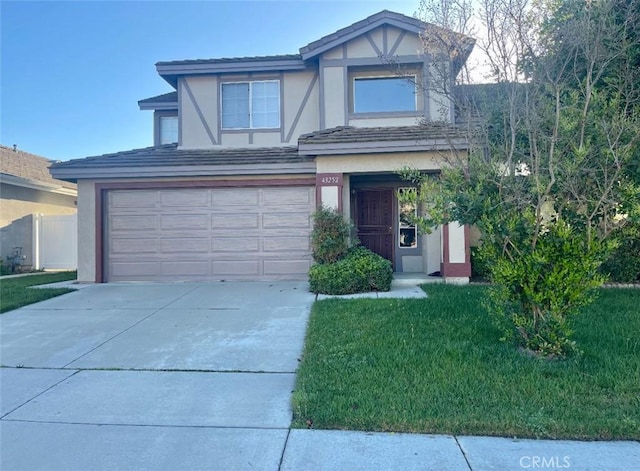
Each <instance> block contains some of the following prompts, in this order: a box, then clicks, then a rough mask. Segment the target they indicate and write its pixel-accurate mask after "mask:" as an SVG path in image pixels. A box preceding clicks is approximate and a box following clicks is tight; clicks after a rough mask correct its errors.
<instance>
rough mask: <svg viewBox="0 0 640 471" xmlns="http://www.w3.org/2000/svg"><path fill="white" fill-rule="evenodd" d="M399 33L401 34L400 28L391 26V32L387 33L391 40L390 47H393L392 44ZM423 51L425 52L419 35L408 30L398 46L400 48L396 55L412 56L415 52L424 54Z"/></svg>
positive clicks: (388, 38)
mask: <svg viewBox="0 0 640 471" xmlns="http://www.w3.org/2000/svg"><path fill="white" fill-rule="evenodd" d="M394 30H395V31H394ZM392 31H393V32H392ZM399 35H400V30H399V29H396V28H389V32H388V33H387V40H388V41H389V44H390V46H389V47H391V44H393V43H394V42H395V40H396V39H397V37H398V36H399ZM392 37H393V39H392ZM422 52H423V51H422V42H421V41H420V38H419V37H418V35H417V34H411V33H408V32H407V34H405V35H404V38H403V39H402V42H401V43H400V45H399V46H398V49H396V51H395V55H397V56H410V55H415V54H422Z"/></svg>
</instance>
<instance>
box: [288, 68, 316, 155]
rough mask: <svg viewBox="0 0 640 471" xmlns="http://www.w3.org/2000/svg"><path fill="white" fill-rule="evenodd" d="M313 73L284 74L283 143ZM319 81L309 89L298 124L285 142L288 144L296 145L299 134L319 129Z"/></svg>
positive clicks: (311, 80)
mask: <svg viewBox="0 0 640 471" xmlns="http://www.w3.org/2000/svg"><path fill="white" fill-rule="evenodd" d="M314 76H315V71H309V72H306V71H305V72H292V73H287V74H284V135H285V141H286V138H287V135H288V134H289V133H290V131H291V126H293V124H294V120H295V118H296V116H297V115H298V111H299V110H300V107H301V106H302V102H303V100H304V97H305V95H306V93H307V90H308V89H309V86H310V85H311V83H312V82H313V77H314ZM319 90H320V85H319V80H316V83H315V85H314V86H313V88H312V89H311V93H310V94H309V98H308V99H307V103H306V104H305V107H304V109H303V110H302V113H301V114H300V118H299V120H298V123H297V124H296V127H295V129H293V132H292V133H291V138H290V140H289V141H286V142H287V143H289V144H297V142H298V137H299V136H300V135H301V134H305V133H308V132H313V131H316V130H318V129H319V128H320V110H319V104H320V102H319Z"/></svg>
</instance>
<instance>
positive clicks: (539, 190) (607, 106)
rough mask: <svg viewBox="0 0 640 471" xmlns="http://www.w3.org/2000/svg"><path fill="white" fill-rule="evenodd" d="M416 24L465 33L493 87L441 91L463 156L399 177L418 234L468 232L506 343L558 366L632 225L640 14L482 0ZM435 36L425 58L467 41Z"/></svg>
mask: <svg viewBox="0 0 640 471" xmlns="http://www.w3.org/2000/svg"><path fill="white" fill-rule="evenodd" d="M421 12H422V14H423V19H424V20H425V21H427V22H431V23H436V24H438V25H439V26H443V27H445V28H449V29H454V30H457V32H460V33H463V34H466V35H468V34H469V33H470V32H471V29H470V27H471V26H474V25H475V31H473V32H472V34H475V35H476V37H477V38H478V41H477V45H476V47H478V48H480V49H481V50H482V51H483V52H484V53H485V61H486V65H487V66H488V67H487V68H486V69H485V70H486V71H488V72H486V74H487V75H488V76H489V78H490V79H491V82H492V83H491V84H486V85H473V84H469V83H468V80H469V78H473V77H474V75H473V73H472V72H469V71H466V73H461V74H460V75H459V76H458V83H457V86H455V87H449V90H444V89H443V90H442V91H441V92H442V94H443V96H444V95H446V96H447V99H450V100H452V101H454V103H455V105H456V108H457V110H458V121H459V123H465V125H466V130H467V131H466V132H467V134H468V137H469V141H470V142H471V144H472V145H471V151H470V152H469V154H468V155H465V156H464V159H460V158H449V159H448V164H449V165H448V166H447V168H446V169H444V170H443V171H442V172H441V174H440V175H439V176H438V177H436V178H434V177H431V176H426V175H420V174H419V173H418V172H415V171H412V170H411V169H406V170H405V171H404V172H403V173H404V176H405V177H406V178H410V179H413V180H414V181H416V182H417V183H419V184H420V191H419V192H418V198H419V199H420V200H421V201H422V203H423V208H425V209H426V210H427V211H426V212H425V213H424V214H423V215H422V216H421V217H420V218H419V221H418V222H419V223H420V225H421V227H422V228H423V229H424V230H429V228H430V227H432V226H433V225H435V224H442V223H446V222H449V221H454V220H455V221H460V222H462V223H465V224H473V225H475V226H477V227H478V228H479V229H480V231H481V233H482V244H481V248H480V256H481V257H483V258H484V259H485V261H486V262H487V265H488V266H489V267H490V276H491V279H492V281H493V282H494V287H493V288H492V290H491V294H490V302H489V303H488V306H489V309H490V311H491V313H492V315H493V316H494V318H495V319H496V321H497V322H498V324H499V326H500V327H501V328H502V329H503V331H504V334H505V337H508V338H513V339H516V340H517V341H518V342H519V344H520V345H521V346H522V347H524V348H526V349H528V350H531V351H533V352H536V353H538V354H541V355H544V356H548V355H552V356H564V355H566V354H568V353H570V352H572V351H574V350H575V345H574V343H573V342H572V341H571V338H570V333H571V329H570V319H571V317H572V315H574V314H575V313H576V312H577V311H578V309H579V308H580V307H581V306H583V305H585V304H587V303H588V302H589V301H590V300H591V299H592V294H593V289H594V288H596V287H597V286H599V285H600V284H601V283H602V282H603V281H604V278H603V277H602V276H601V275H600V272H599V270H598V267H599V266H600V264H601V263H602V262H603V261H604V260H605V259H606V257H607V255H608V253H609V252H610V250H611V249H612V248H613V245H612V244H611V243H610V241H611V236H612V235H614V234H615V232H616V231H617V230H619V229H620V228H621V227H622V226H624V225H625V224H628V223H629V222H632V221H633V220H634V219H636V220H637V219H638V218H639V216H640V171H639V169H640V163H639V161H640V152H639V148H640V146H639V144H640V142H639V141H640V68H639V67H638V66H639V61H640V34H639V28H640V26H639V25H640V9H639V7H638V2H635V1H632V0H610V1H595V0H594V1H588V0H567V1H560V0H538V1H529V0H481V1H480V8H479V11H477V12H475V13H473V12H472V11H471V4H470V3H469V2H468V1H466V0H433V1H424V2H423V4H422V9H421ZM474 18H475V22H474ZM439 31H442V30H441V29H433V30H431V32H429V31H427V32H426V33H425V35H424V43H425V47H427V48H431V49H433V48H438V51H439V52H440V53H443V51H444V52H445V53H446V51H447V50H456V48H455V47H453V48H452V47H449V48H448V49H447V48H446V47H444V45H446V44H450V43H451V41H452V40H456V38H460V37H463V36H458V35H449V36H447V37H439V36H438V35H439V34H440V33H439ZM438 45H440V46H438ZM451 59H452V60H453V59H454V58H451ZM463 72H464V71H463ZM437 82H438V81H437V80H431V83H437ZM442 83H443V84H446V83H448V81H447V80H446V79H444V77H443V80H442ZM443 87H444V85H443ZM450 155H454V154H453V153H451V154H450ZM402 197H403V198H410V197H411V194H409V193H406V194H405V195H403V196H402Z"/></svg>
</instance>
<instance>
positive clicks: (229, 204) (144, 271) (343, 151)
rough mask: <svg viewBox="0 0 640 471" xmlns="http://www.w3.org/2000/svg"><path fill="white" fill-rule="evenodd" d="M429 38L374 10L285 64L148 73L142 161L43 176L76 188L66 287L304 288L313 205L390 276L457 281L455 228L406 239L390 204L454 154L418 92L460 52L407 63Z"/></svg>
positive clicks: (62, 167)
mask: <svg viewBox="0 0 640 471" xmlns="http://www.w3.org/2000/svg"><path fill="white" fill-rule="evenodd" d="M429 28H435V27H434V26H432V25H428V24H425V23H423V22H421V21H419V20H416V19H414V18H410V17H407V16H404V15H401V14H398V13H393V12H390V11H386V10H385V11H382V12H380V13H377V14H375V15H372V16H370V17H368V18H366V19H364V20H362V21H359V22H357V23H355V24H353V25H351V26H347V27H346V28H343V29H340V30H339V31H336V32H334V33H331V34H329V35H327V36H325V37H323V38H320V39H318V40H317V41H314V42H312V43H310V44H308V45H306V46H303V47H302V48H300V50H299V53H298V54H291V55H279V56H267V57H238V58H222V59H205V60H202V59H196V60H181V61H171V62H158V63H157V64H156V69H157V71H158V74H159V75H160V76H161V77H162V78H163V79H164V80H165V81H166V82H167V83H168V84H169V85H170V86H171V87H172V88H173V91H171V92H170V93H166V94H164V95H160V96H156V97H153V98H147V99H144V100H141V101H140V102H139V106H140V109H142V110H152V111H153V119H154V136H153V139H154V145H153V147H149V148H144V149H136V150H131V151H124V152H118V153H115V154H108V155H101V156H96V157H87V158H84V159H78V160H72V161H68V162H62V163H58V164H55V165H54V166H52V168H51V172H52V174H53V176H54V177H56V178H59V179H64V180H67V181H72V182H77V183H78V187H79V198H78V212H79V237H78V240H79V243H80V247H79V257H78V260H79V267H78V277H79V280H80V281H82V282H105V281H135V280H145V281H147V280H149V281H152V280H221V279H223V280H233V279H251V280H254V279H304V278H306V276H307V272H308V269H309V266H310V264H311V263H312V259H311V250H310V241H309V239H310V232H311V228H312V217H311V216H312V214H313V212H314V211H315V209H316V207H317V206H318V205H320V204H322V205H325V206H329V207H333V208H336V209H337V210H339V211H342V212H343V213H344V215H345V217H347V218H351V219H352V220H353V222H354V224H355V227H356V228H357V231H358V238H359V239H360V241H361V243H362V244H363V245H365V246H367V247H369V248H370V249H372V250H373V251H375V252H377V253H379V254H380V255H382V256H384V257H386V258H388V259H389V260H391V261H392V263H393V267H394V270H395V271H396V272H413V273H422V274H429V273H433V272H440V274H441V275H442V276H443V277H444V278H445V279H454V280H456V281H460V280H462V281H464V280H468V277H469V276H470V272H471V267H470V262H469V242H468V240H469V233H468V228H466V227H464V226H460V225H457V224H449V225H446V226H444V227H441V228H438V230H436V231H434V232H433V233H431V234H429V235H420V234H419V233H418V232H417V230H416V227H415V226H413V225H411V223H410V222H408V219H407V218H406V215H407V213H411V212H412V211H415V210H416V208H408V207H406V206H405V207H400V205H399V204H398V200H397V197H396V195H397V192H398V191H400V192H402V191H407V189H408V188H410V184H409V183H408V182H406V181H403V180H401V179H400V178H399V177H398V176H397V171H398V170H399V169H401V168H402V167H406V166H408V167H412V168H416V169H419V170H422V171H425V172H434V173H435V172H438V171H439V169H440V168H441V165H442V162H443V159H442V155H443V153H445V154H446V153H449V152H457V153H460V152H461V153H464V152H466V149H467V144H466V142H465V140H464V139H461V138H459V137H457V136H458V135H459V134H458V133H457V131H456V126H455V122H454V120H455V115H454V110H453V106H452V105H451V103H450V101H449V100H448V98H447V96H445V95H444V94H443V93H442V91H441V89H439V88H438V87H435V86H433V85H432V82H433V81H434V79H433V76H434V74H433V70H435V68H436V67H437V68H439V69H440V70H442V69H443V66H444V69H445V70H449V71H451V77H450V80H451V82H453V79H454V75H455V74H456V73H457V71H458V70H459V68H460V66H461V64H462V63H463V62H464V61H465V60H466V58H467V57H468V55H469V53H470V51H471V48H472V47H473V41H471V40H469V41H466V42H463V44H465V47H464V48H463V50H459V51H456V60H454V61H450V60H449V58H448V57H449V56H447V58H444V56H442V55H438V54H434V53H429V52H428V51H427V52H425V51H424V50H423V42H422V40H421V34H422V33H425V31H426V34H427V35H428V32H429ZM399 71H401V73H399Z"/></svg>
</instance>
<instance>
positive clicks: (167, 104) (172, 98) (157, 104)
mask: <svg viewBox="0 0 640 471" xmlns="http://www.w3.org/2000/svg"><path fill="white" fill-rule="evenodd" d="M138 106H139V107H140V109H141V110H173V109H175V110H177V109H178V92H169V93H163V94H162V95H158V96H154V97H151V98H145V99H144V100H140V101H138Z"/></svg>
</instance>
